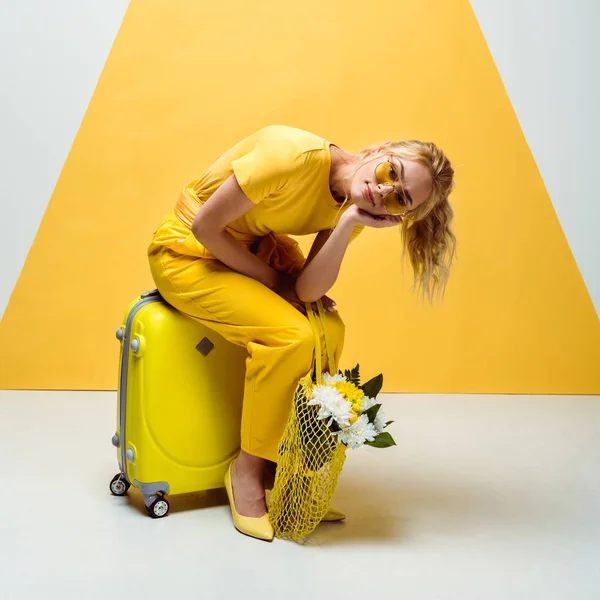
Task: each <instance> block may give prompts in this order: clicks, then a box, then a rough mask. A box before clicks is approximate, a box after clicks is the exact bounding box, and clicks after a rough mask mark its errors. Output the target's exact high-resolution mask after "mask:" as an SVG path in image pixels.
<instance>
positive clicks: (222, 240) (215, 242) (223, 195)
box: [192, 175, 279, 289]
mask: <svg viewBox="0 0 600 600" xmlns="http://www.w3.org/2000/svg"><path fill="white" fill-rule="evenodd" d="M254 206H255V205H254V203H253V202H252V201H251V200H249V199H248V197H247V196H246V195H245V194H244V192H243V191H242V189H241V188H240V186H239V185H238V182H237V180H236V178H235V176H233V175H231V176H230V177H229V178H227V179H226V180H225V181H224V182H223V184H221V185H220V186H219V188H218V189H217V191H216V192H215V193H214V194H213V195H212V196H211V197H210V198H209V199H208V200H207V201H206V202H205V203H204V204H203V205H202V206H201V207H200V209H199V210H198V213H197V214H196V217H195V219H194V222H193V223H192V233H193V234H194V236H195V237H196V239H197V240H198V241H199V242H200V243H201V244H202V245H203V246H205V247H206V248H207V249H208V250H210V251H211V252H212V253H213V254H214V255H215V256H216V257H217V258H218V259H219V260H220V261H221V262H223V263H225V264H226V265H227V266H228V267H230V268H231V269H234V270H235V271H238V272H240V273H243V274H244V275H248V276H249V277H253V278H254V279H256V280H257V281H260V282H261V283H263V284H264V285H266V286H267V287H269V288H271V289H275V287H276V286H277V285H278V280H279V274H278V273H277V271H275V269H272V268H271V267H270V266H269V265H267V264H265V263H264V262H263V261H261V260H260V259H259V258H257V257H256V256H255V255H254V254H252V253H251V252H250V251H249V250H248V249H247V248H246V247H245V246H244V244H242V243H240V242H239V241H238V240H236V239H235V238H234V237H233V236H232V235H231V234H230V233H229V232H228V231H226V230H225V227H226V226H227V225H228V224H229V223H231V222H232V221H235V220H236V219H238V218H239V217H241V216H242V215H244V214H245V213H247V212H248V211H249V210H250V209H252V208H253V207H254Z"/></svg>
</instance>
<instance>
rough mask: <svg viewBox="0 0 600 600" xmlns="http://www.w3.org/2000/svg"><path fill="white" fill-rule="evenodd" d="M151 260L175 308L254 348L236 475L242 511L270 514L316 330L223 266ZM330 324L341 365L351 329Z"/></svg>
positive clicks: (154, 252)
mask: <svg viewBox="0 0 600 600" xmlns="http://www.w3.org/2000/svg"><path fill="white" fill-rule="evenodd" d="M149 260H150V267H151V270H152V275H153V277H154V281H155V283H156V286H157V287H158V289H159V291H160V292H161V294H162V295H163V297H164V298H165V300H166V301H167V302H169V303H170V304H171V305H172V306H174V307H175V308H177V309H178V310H180V311H181V312H183V313H185V314H187V315H188V316H190V317H192V318H194V319H198V320H200V321H202V322H203V323H205V324H206V325H207V326H208V327H210V328H212V329H214V330H215V331H217V332H218V333H220V334H221V335H222V336H223V337H224V338H225V339H227V340H229V341H230V342H232V343H235V344H238V345H242V346H244V347H246V348H247V349H248V352H249V357H248V359H247V361H246V376H245V377H246V378H245V386H244V399H243V409H242V426H241V447H242V451H243V452H242V453H241V454H240V457H239V458H238V459H237V460H236V463H235V464H234V467H233V468H232V483H233V487H234V488H235V498H236V508H237V510H238V512H239V513H240V514H242V515H244V516H249V517H253V516H260V514H264V488H263V479H262V478H263V471H264V464H265V459H268V460H272V461H276V460H277V445H278V442H279V439H280V438H281V435H282V433H283V430H284V428H285V424H286V422H287V418H288V415H289V410H290V408H291V404H292V398H293V394H294V391H295V388H296V385H297V383H298V380H299V379H300V378H301V377H302V376H304V375H305V374H306V373H307V372H308V370H309V369H310V366H311V363H312V357H313V351H314V334H313V331H312V328H311V326H310V323H309V321H308V319H307V318H306V317H305V316H304V315H303V314H302V313H300V312H299V311H298V310H296V309H295V308H294V307H293V306H292V305H291V304H289V303H288V302H286V301H285V300H283V299H282V298H281V297H280V296H278V295H277V294H275V293H274V292H273V291H272V290H270V289H269V288H267V287H266V286H264V285H262V284H261V283H259V282H258V281H256V280H254V279H252V278H251V277H247V276H245V275H242V274H241V273H238V272H236V271H233V270H232V269H229V268H228V267H227V266H225V265H224V264H223V263H221V262H219V261H216V260H208V259H200V258H194V257H190V256H184V255H179V254H177V253H175V252H173V251H171V250H169V249H166V248H163V247H160V246H151V248H150V250H149ZM327 321H328V323H329V325H330V326H329V332H330V334H331V337H332V338H334V339H335V340H336V342H335V344H334V346H335V347H334V352H335V354H336V358H339V354H340V353H341V347H342V342H343V323H342V322H341V319H339V316H338V315H337V313H328V317H327ZM261 511H262V513H261ZM257 513H258V514H257Z"/></svg>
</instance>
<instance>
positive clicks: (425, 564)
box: [0, 391, 600, 600]
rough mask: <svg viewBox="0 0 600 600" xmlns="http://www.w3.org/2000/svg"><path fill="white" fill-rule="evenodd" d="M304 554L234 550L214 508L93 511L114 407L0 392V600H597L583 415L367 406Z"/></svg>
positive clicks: (598, 509) (235, 542)
mask: <svg viewBox="0 0 600 600" xmlns="http://www.w3.org/2000/svg"><path fill="white" fill-rule="evenodd" d="M384 402H385V407H386V412H387V413H388V415H389V416H390V417H391V418H393V419H395V421H396V422H395V423H394V424H393V425H392V426H391V427H392V433H393V434H394V436H395V438H396V441H397V442H398V446H397V447H395V448H392V449H387V450H376V449H373V448H367V449H363V450H360V451H354V452H350V453H349V457H348V461H347V463H346V467H345V470H344V475H343V477H342V479H341V480H340V484H339V486H338V492H337V495H336V500H335V503H334V506H335V507H336V508H339V509H340V510H344V511H346V512H347V514H348V519H347V522H346V523H345V524H339V523H331V524H322V525H320V526H319V528H318V529H317V531H316V532H315V533H314V534H313V535H312V536H311V538H310V539H309V542H308V543H306V544H304V545H298V544H294V543H291V542H286V541H281V540H275V541H274V542H273V543H272V544H267V543H264V542H260V541H256V540H253V539H251V538H248V537H245V536H242V535H240V534H239V533H237V532H236V531H235V530H234V528H233V526H232V524H231V517H230V513H229V508H228V506H227V503H226V497H225V495H224V493H223V491H221V490H218V491H213V492H206V493H201V494H196V495H191V496H186V497H179V498H177V497H172V498H171V514H170V515H169V516H167V517H166V518H164V519H159V520H152V519H150V517H148V516H147V515H146V513H145V511H144V510H143V503H142V501H141V498H140V496H139V495H138V494H137V493H135V492H131V491H130V495H129V497H127V498H117V497H113V496H111V495H110V493H109V491H108V483H109V480H110V479H111V477H112V476H113V475H114V474H115V473H116V472H117V463H116V457H115V454H114V449H113V447H112V446H111V444H110V439H111V437H112V434H113V432H114V421H115V407H116V399H115V394H112V393H93V392H86V393H76V392H11V391H0V478H1V479H0V481H1V482H2V488H3V492H4V494H3V496H4V502H3V514H1V515H0V598H1V599H2V600H17V599H18V600H21V599H36V600H38V599H43V600H46V599H54V598H63V599H65V598H68V599H70V598H77V599H84V600H88V599H95V598H107V599H121V598H126V597H127V598H136V599H137V598H144V597H150V596H151V597H153V598H173V597H183V595H184V594H186V595H187V597H190V598H201V599H203V600H212V599H216V598H219V599H221V598H223V599H230V598H231V599H237V598H240V599H251V598H260V599H265V598H267V599H268V598H278V599H279V598H285V599H296V598H298V599H300V598H303V599H304V598H308V597H309V596H312V597H314V598H317V599H321V598H323V599H325V598H327V599H328V600H335V599H337V598H362V599H366V598H369V599H370V598H373V599H377V600H381V599H383V598H385V599H394V600H395V599H397V598H401V599H405V600H421V599H423V600H454V599H456V600H471V599H473V600H520V599H526V600H533V599H538V598H539V599H540V600H554V599H561V600H562V599H565V600H597V599H598V598H600V567H599V565H600V433H599V429H600V427H599V426H600V398H599V397H590V396H588V397H585V396H577V397H564V396H545V397H539V396H533V397H532V396H529V397H528V396H415V395H394V396H387V397H384Z"/></svg>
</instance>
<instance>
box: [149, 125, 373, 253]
mask: <svg viewBox="0 0 600 600" xmlns="http://www.w3.org/2000/svg"><path fill="white" fill-rule="evenodd" d="M330 145H331V142H329V141H328V140H326V139H324V138H322V137H319V136H317V135H314V134H312V133H309V132H308V131H304V130H302V129H297V128H294V127H287V126H283V125H272V126H268V127H264V128H263V129H260V130H259V131H257V132H255V133H253V134H252V135H250V136H248V137H247V138H245V139H243V140H242V141H240V142H238V143H237V144H236V145H234V146H233V147H232V148H230V149H229V150H227V151H226V152H225V153H223V154H222V155H221V156H220V157H219V158H218V159H217V161H216V162H215V163H214V164H212V165H211V166H210V167H209V169H208V170H207V171H206V173H205V174H204V175H203V176H202V177H201V178H200V179H197V180H194V181H191V182H189V183H188V184H187V185H186V186H184V188H183V189H182V191H181V195H180V197H179V200H178V201H177V203H176V205H175V208H174V211H173V213H172V215H171V217H170V218H167V220H166V221H165V223H164V224H163V226H161V228H159V230H158V231H157V232H156V234H155V238H154V241H155V242H156V243H163V244H164V245H167V246H171V247H173V244H174V243H175V244H176V243H181V242H183V238H184V237H188V236H189V232H190V228H191V225H192V222H193V219H194V217H195V215H196V213H197V211H198V209H199V208H200V206H201V205H202V204H203V203H204V202H206V201H207V200H208V199H209V198H210V196H212V194H214V192H215V191H216V190H217V189H218V187H219V186H220V185H221V184H222V183H223V182H224V181H225V180H226V179H227V178H228V177H230V176H231V175H232V174H234V175H235V178H236V180H237V182H238V184H239V186H240V188H241V189H242V191H243V192H244V194H245V195H246V196H247V197H248V198H249V199H250V201H251V202H253V203H254V204H255V206H254V207H253V208H252V209H251V210H249V211H248V212H247V213H245V214H244V215H242V216H241V217H240V218H239V219H236V220H235V221H232V222H231V223H230V224H229V225H228V226H227V230H228V231H229V232H230V233H231V234H232V235H233V236H234V237H236V238H238V239H240V240H241V241H246V242H249V241H251V240H253V239H257V238H259V237H262V236H266V235H268V234H290V235H307V234H311V233H317V232H318V231H322V230H328V229H330V228H331V227H332V225H333V224H334V222H335V223H337V222H338V221H339V217H340V216H341V214H342V213H343V212H345V210H346V209H347V208H348V207H349V206H350V205H351V202H350V201H348V202H346V205H345V206H344V208H342V210H341V211H340V207H341V204H340V203H338V202H336V200H335V199H334V198H333V196H332V195H331V192H330V189H329V174H330V168H331V154H330V150H329V147H330ZM173 215H174V216H175V217H176V219H173V218H172V217H173ZM363 229H364V226H357V227H355V229H354V231H353V233H352V237H351V240H353V239H355V238H356V236H357V235H358V234H359V233H360V232H361V231H362V230H363ZM175 238H177V240H176V241H175ZM191 243H192V244H194V243H197V240H195V239H194V240H191ZM188 245H189V243H188ZM174 249H176V248H174ZM194 254H196V252H194ZM198 255H199V256H200V255H206V253H205V254H202V253H198Z"/></svg>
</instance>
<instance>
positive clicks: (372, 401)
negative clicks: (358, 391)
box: [360, 396, 379, 413]
mask: <svg viewBox="0 0 600 600" xmlns="http://www.w3.org/2000/svg"><path fill="white" fill-rule="evenodd" d="M376 404H379V401H378V400H377V398H369V396H365V397H364V398H363V401H362V404H361V405H360V412H361V413H364V412H366V411H367V410H369V409H370V408H371V407H372V406H375V405H376Z"/></svg>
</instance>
